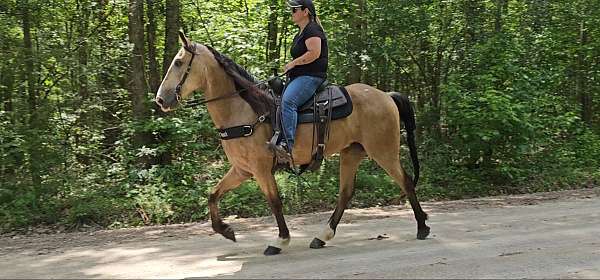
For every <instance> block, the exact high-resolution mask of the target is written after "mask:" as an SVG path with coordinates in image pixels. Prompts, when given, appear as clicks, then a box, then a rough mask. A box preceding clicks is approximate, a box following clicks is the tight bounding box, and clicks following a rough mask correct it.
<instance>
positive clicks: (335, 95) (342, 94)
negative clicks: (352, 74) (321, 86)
mask: <svg viewBox="0 0 600 280" xmlns="http://www.w3.org/2000/svg"><path fill="white" fill-rule="evenodd" d="M327 90H332V101H331V102H332V106H333V111H332V112H331V119H332V120H337V119H342V118H345V117H347V116H349V115H350V114H352V109H353V107H352V99H350V95H349V94H348V91H347V90H346V89H345V88H343V87H338V86H329V87H327V89H326V90H325V91H323V92H321V93H319V94H318V95H317V100H318V102H321V101H324V100H329V94H328V93H327ZM313 103H314V100H313V99H311V100H309V101H308V102H307V103H305V104H304V105H302V107H300V110H299V111H300V112H298V123H312V122H314V113H313V109H312V107H313Z"/></svg>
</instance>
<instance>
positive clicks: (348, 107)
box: [269, 77, 353, 173]
mask: <svg viewBox="0 0 600 280" xmlns="http://www.w3.org/2000/svg"><path fill="white" fill-rule="evenodd" d="M269 88H270V90H271V92H272V95H273V96H274V97H275V104H276V107H277V113H276V114H275V117H274V118H271V122H272V125H273V136H272V138H271V141H270V142H269V145H276V144H277V142H278V141H279V138H280V137H281V131H282V130H283V129H282V124H281V96H282V94H283V91H284V86H283V81H282V80H281V79H279V78H277V77H275V78H273V79H271V80H269ZM352 109H353V107H352V100H351V99H350V95H349V94H348V91H346V89H345V88H343V87H339V86H335V85H330V84H329V82H327V81H324V82H323V83H322V84H321V86H319V88H317V90H316V94H315V95H314V96H313V98H311V99H310V100H308V101H307V102H306V103H304V104H303V105H302V106H300V107H299V108H298V124H301V123H313V139H314V138H315V137H314V135H315V134H316V136H317V143H316V149H315V146H314V144H315V143H313V147H312V149H311V150H312V151H313V155H312V160H311V162H310V163H309V164H306V165H302V166H300V173H303V172H305V171H307V170H308V171H315V170H318V169H319V167H320V166H321V163H322V162H323V158H324V152H325V143H326V141H327V138H328V136H329V130H330V126H329V124H330V122H331V121H332V120H337V119H342V118H345V117H347V116H349V115H350V114H351V113H352ZM281 167H287V164H282V163H279V162H278V164H276V165H275V169H278V168H281Z"/></svg>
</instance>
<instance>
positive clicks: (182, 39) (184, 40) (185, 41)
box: [179, 30, 191, 47]
mask: <svg viewBox="0 0 600 280" xmlns="http://www.w3.org/2000/svg"><path fill="white" fill-rule="evenodd" d="M179 41H180V42H181V44H182V45H183V46H184V47H189V46H190V44H191V43H190V39H188V38H187V37H186V36H185V34H184V33H183V31H181V30H179Z"/></svg>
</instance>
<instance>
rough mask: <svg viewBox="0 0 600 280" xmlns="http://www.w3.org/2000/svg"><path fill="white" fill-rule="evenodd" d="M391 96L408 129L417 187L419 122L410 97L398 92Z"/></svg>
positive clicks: (407, 134)
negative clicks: (416, 139) (416, 136)
mask: <svg viewBox="0 0 600 280" xmlns="http://www.w3.org/2000/svg"><path fill="white" fill-rule="evenodd" d="M390 96H391V97H392V98H393V99H394V103H396V106H398V111H400V119H401V120H402V122H403V123H404V128H405V129H406V142H407V143H408V149H409V151H410V159H411V160H412V165H413V170H414V179H413V182H414V184H415V187H416V186H417V182H419V169H420V166H419V156H418V155H417V146H416V144H415V129H416V128H417V122H416V121H415V111H414V110H413V107H412V105H411V104H410V100H408V97H406V96H404V95H401V94H400V93H398V92H392V93H390Z"/></svg>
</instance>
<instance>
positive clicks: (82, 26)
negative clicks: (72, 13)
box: [77, 1, 90, 101]
mask: <svg viewBox="0 0 600 280" xmlns="http://www.w3.org/2000/svg"><path fill="white" fill-rule="evenodd" d="M77 6H78V12H79V20H78V25H77V34H78V37H79V39H78V40H77V60H78V67H77V81H78V93H79V98H80V100H81V101H85V100H87V99H88V97H89V93H88V75H87V66H88V65H87V64H88V43H87V33H88V25H89V24H88V23H89V13H90V8H89V3H88V1H77Z"/></svg>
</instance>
